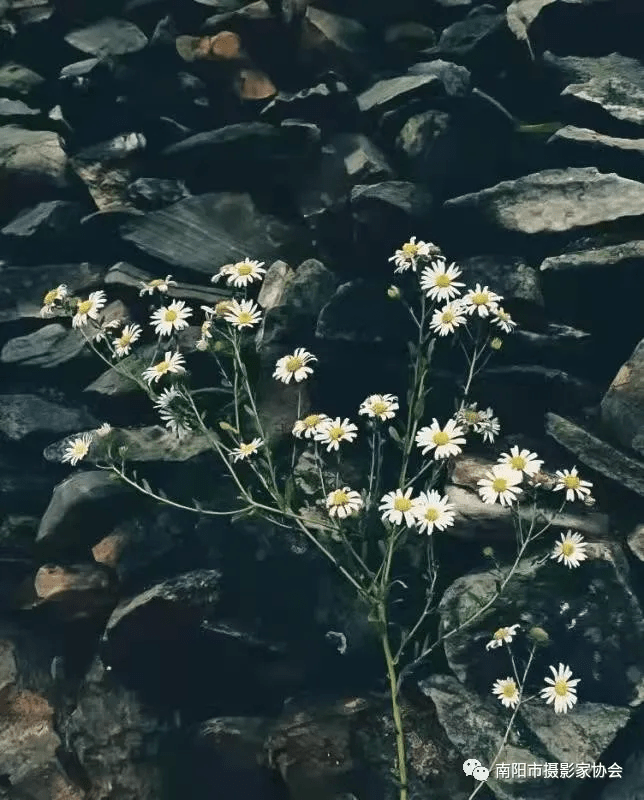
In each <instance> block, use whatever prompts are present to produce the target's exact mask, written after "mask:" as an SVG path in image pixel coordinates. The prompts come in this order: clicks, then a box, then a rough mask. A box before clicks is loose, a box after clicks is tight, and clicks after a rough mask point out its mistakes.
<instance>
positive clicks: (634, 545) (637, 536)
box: [626, 525, 644, 561]
mask: <svg viewBox="0 0 644 800" xmlns="http://www.w3.org/2000/svg"><path fill="white" fill-rule="evenodd" d="M626 542H627V544H628V547H629V549H630V551H631V553H633V555H634V556H635V557H636V558H638V559H639V560H640V561H644V525H638V526H637V527H636V528H635V530H634V531H633V532H632V533H630V534H629V536H628V539H627V540H626Z"/></svg>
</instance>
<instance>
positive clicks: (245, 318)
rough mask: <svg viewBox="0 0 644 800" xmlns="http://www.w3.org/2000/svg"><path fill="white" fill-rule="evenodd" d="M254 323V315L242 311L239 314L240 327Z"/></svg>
mask: <svg viewBox="0 0 644 800" xmlns="http://www.w3.org/2000/svg"><path fill="white" fill-rule="evenodd" d="M252 322H253V315H252V314H251V313H250V312H249V311H240V312H239V314H237V324H238V325H248V324H249V323H252Z"/></svg>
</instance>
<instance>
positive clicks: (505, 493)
mask: <svg viewBox="0 0 644 800" xmlns="http://www.w3.org/2000/svg"><path fill="white" fill-rule="evenodd" d="M522 480H523V473H521V472H519V471H518V470H516V469H512V468H511V467H508V466H507V464H495V465H494V466H493V467H492V469H491V470H490V471H489V472H488V473H487V475H486V476H485V477H484V478H481V480H480V481H478V485H479V486H480V487H481V488H480V489H479V495H480V497H481V500H483V502H484V503H496V501H497V500H498V501H499V503H501V505H502V506H509V505H512V503H514V501H515V500H516V499H517V497H518V496H519V495H520V494H521V492H522V491H523V490H522V489H521V487H520V485H519V484H520V483H521V481H522Z"/></svg>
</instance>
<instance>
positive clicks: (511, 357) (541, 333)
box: [497, 322, 596, 375]
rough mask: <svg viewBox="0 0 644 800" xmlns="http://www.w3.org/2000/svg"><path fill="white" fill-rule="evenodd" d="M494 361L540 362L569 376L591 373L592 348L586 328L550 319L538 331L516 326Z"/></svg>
mask: <svg viewBox="0 0 644 800" xmlns="http://www.w3.org/2000/svg"><path fill="white" fill-rule="evenodd" d="M497 361H502V362H504V363H505V362H507V363H510V364H519V363H522V364H541V365H542V366H544V367H556V368H561V369H563V370H565V371H567V372H570V373H572V374H573V375H589V374H594V367H595V366H596V362H595V348H594V346H593V341H592V336H591V335H590V334H589V333H587V332H586V331H582V330H579V329H577V328H571V327H570V326H569V325H560V324H558V323H555V322H550V323H548V324H547V325H545V326H543V327H541V326H539V329H538V331H532V330H525V329H523V328H517V329H516V330H515V331H514V332H513V334H512V336H508V337H506V339H505V341H504V342H503V348H502V350H501V352H500V353H499V354H498V355H497Z"/></svg>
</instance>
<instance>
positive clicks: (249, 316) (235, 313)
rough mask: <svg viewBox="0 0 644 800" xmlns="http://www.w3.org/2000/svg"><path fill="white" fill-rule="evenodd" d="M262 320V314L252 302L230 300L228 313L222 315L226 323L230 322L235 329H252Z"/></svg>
mask: <svg viewBox="0 0 644 800" xmlns="http://www.w3.org/2000/svg"><path fill="white" fill-rule="evenodd" d="M261 318H262V312H261V310H260V308H259V306H258V305H256V304H255V303H253V301H252V300H242V301H241V303H238V302H237V300H231V301H230V304H229V307H228V311H227V313H226V314H224V319H225V320H226V322H230V324H231V325H233V326H234V327H235V328H240V329H241V328H252V327H253V325H257V323H258V322H259V321H260V320H261Z"/></svg>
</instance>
